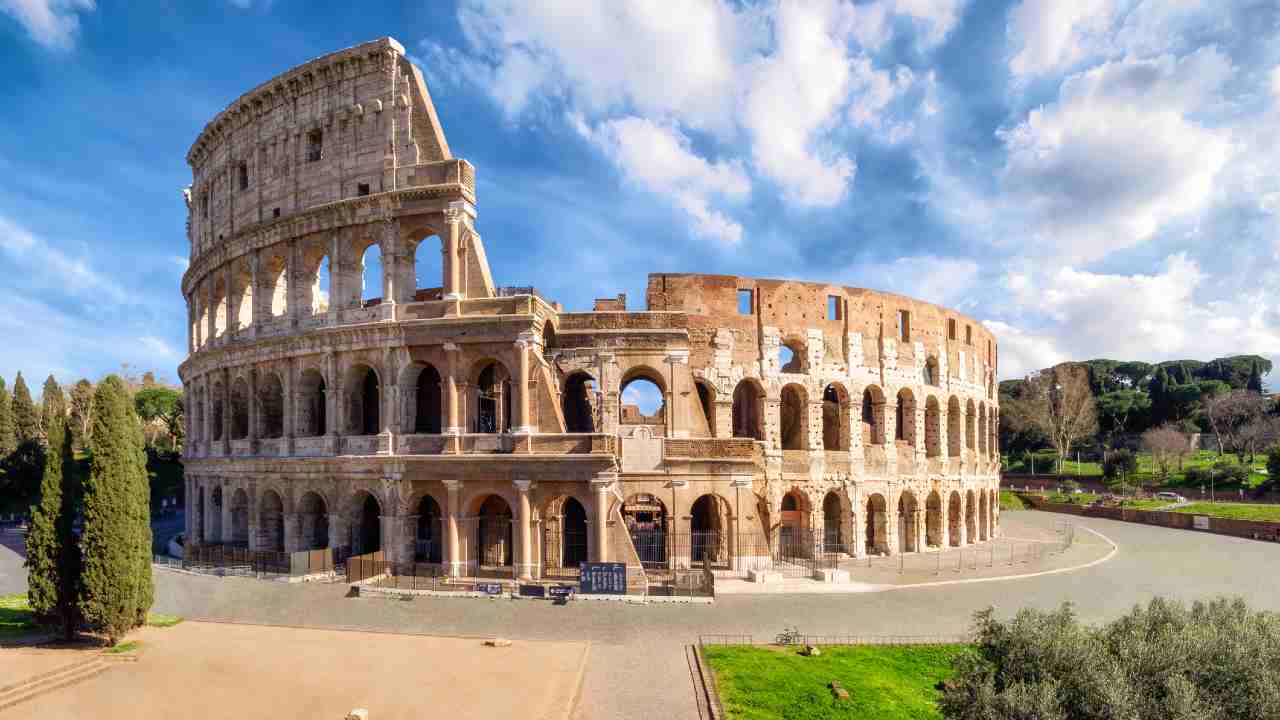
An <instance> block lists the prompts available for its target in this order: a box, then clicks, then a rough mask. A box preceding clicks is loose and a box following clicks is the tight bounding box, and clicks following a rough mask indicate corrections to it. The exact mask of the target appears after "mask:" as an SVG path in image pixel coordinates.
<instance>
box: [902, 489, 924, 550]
mask: <svg viewBox="0 0 1280 720" xmlns="http://www.w3.org/2000/svg"><path fill="white" fill-rule="evenodd" d="M919 510H920V504H919V503H918V502H917V501H916V496H915V493H913V492H911V491H910V490H903V491H902V494H901V495H899V496H898V548H899V551H900V552H920V531H919V523H918V522H916V516H917V513H918V512H919Z"/></svg>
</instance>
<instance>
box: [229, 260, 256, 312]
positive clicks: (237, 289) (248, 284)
mask: <svg viewBox="0 0 1280 720" xmlns="http://www.w3.org/2000/svg"><path fill="white" fill-rule="evenodd" d="M231 284H232V290H233V293H232V294H233V295H234V297H235V303H234V307H233V312H232V318H233V319H234V320H235V327H237V328H239V329H244V328H247V327H249V326H250V325H252V324H253V273H252V272H251V270H250V268H249V264H248V263H247V262H246V261H244V260H239V261H237V262H236V263H235V265H234V266H233V269H232V271H231Z"/></svg>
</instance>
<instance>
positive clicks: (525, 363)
mask: <svg viewBox="0 0 1280 720" xmlns="http://www.w3.org/2000/svg"><path fill="white" fill-rule="evenodd" d="M535 342H536V338H535V337H534V335H533V333H531V332H522V333H520V337H519V338H517V339H516V360H517V363H516V364H517V368H518V369H517V375H516V381H515V382H514V383H512V387H513V388H515V395H516V396H515V398H514V400H515V408H514V410H515V413H513V414H514V415H515V427H514V428H512V429H511V431H512V432H515V433H519V434H523V435H528V434H529V433H532V432H533V426H531V425H530V424H529V350H530V348H531V347H532V346H533V345H534V343H535ZM508 402H510V400H508Z"/></svg>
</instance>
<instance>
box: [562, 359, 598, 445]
mask: <svg viewBox="0 0 1280 720" xmlns="http://www.w3.org/2000/svg"><path fill="white" fill-rule="evenodd" d="M598 402H599V394H598V388H597V387H596V379H595V378H594V377H592V376H591V373H589V372H587V371H585V370H575V371H574V372H572V373H569V376H568V377H567V378H565V381H564V392H563V393H562V394H561V396H560V406H561V410H562V411H563V413H564V429H565V432H571V433H591V432H595V431H596V421H595V419H596V408H597V403H598Z"/></svg>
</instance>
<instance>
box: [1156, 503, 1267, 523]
mask: <svg viewBox="0 0 1280 720" xmlns="http://www.w3.org/2000/svg"><path fill="white" fill-rule="evenodd" d="M1173 512H1176V513H1185V514H1187V515H1208V516H1210V517H1220V518H1230V519H1232V520H1262V521H1265V522H1280V505H1246V504H1243V503H1208V502H1197V503H1191V504H1190V505H1183V506H1182V507H1179V508H1174V509H1173Z"/></svg>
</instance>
